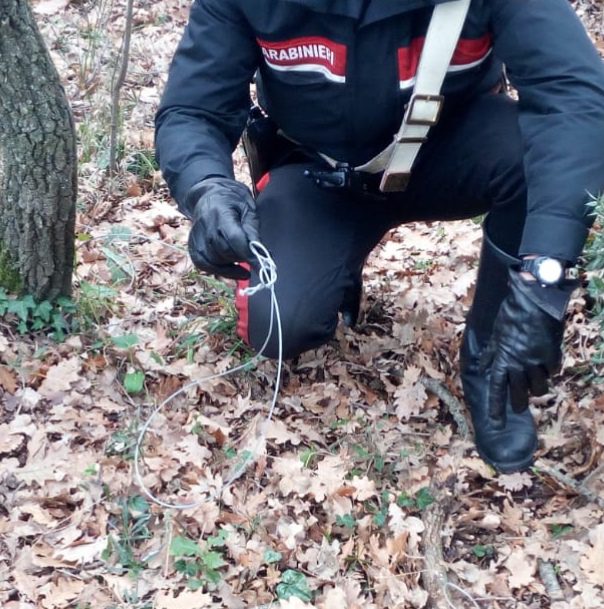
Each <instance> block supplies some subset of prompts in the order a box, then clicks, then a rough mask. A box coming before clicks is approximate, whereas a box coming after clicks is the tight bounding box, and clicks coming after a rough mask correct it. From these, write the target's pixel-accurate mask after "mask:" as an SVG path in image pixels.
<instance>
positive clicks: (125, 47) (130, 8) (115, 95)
mask: <svg viewBox="0 0 604 609" xmlns="http://www.w3.org/2000/svg"><path fill="white" fill-rule="evenodd" d="M133 13H134V0H128V2H127V4H126V25H125V26H124V41H123V43H122V48H121V53H120V57H119V60H118V61H119V66H120V71H119V74H118V76H117V78H116V79H115V81H114V82H113V87H112V91H111V131H110V140H109V173H110V175H113V174H114V173H115V172H116V171H117V134H118V130H119V124H118V123H119V121H118V118H119V114H120V93H121V90H122V87H123V85H124V82H125V81H126V74H127V73H128V62H129V60H130V38H131V36H132V21H133Z"/></svg>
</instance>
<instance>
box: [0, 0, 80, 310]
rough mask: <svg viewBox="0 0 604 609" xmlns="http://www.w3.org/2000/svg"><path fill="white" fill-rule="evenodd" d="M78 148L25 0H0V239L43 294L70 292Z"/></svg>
mask: <svg viewBox="0 0 604 609" xmlns="http://www.w3.org/2000/svg"><path fill="white" fill-rule="evenodd" d="M76 195H77V152H76V142H75V130H74V126H73V119H72V116H71V112H70V108H69V104H68V102H67V98H66V96H65V92H64V90H63V88H62V86H61V83H60V80H59V75H58V74H57V71H56V69H55V67H54V65H53V63H52V60H51V58H50V55H49V53H48V50H47V49H46V46H45V44H44V41H43V39H42V36H41V34H40V32H39V30H38V28H37V26H36V24H35V21H34V18H33V15H32V13H31V10H30V8H29V6H28V4H27V1H26V0H0V246H1V247H2V249H3V250H5V251H6V252H7V253H8V254H9V256H10V257H11V259H12V261H13V263H14V266H15V269H16V271H17V272H18V274H19V276H20V279H21V283H22V286H23V289H24V290H25V291H26V292H28V293H30V294H32V295H33V296H35V297H36V298H38V299H53V298H55V297H57V296H60V295H69V294H70V293H71V278H72V272H73V257H74V225H75V202H76Z"/></svg>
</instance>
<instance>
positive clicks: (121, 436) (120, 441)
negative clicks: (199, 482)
mask: <svg viewBox="0 0 604 609" xmlns="http://www.w3.org/2000/svg"><path fill="white" fill-rule="evenodd" d="M137 439H138V426H137V425H136V424H135V423H130V425H128V427H126V428H125V429H119V430H118V431H115V432H114V433H112V434H111V436H110V437H109V440H108V441H107V445H106V446H105V454H106V455H107V456H108V457H113V456H118V457H122V459H126V460H127V461H131V460H132V459H133V458H134V447H135V446H136V441H137Z"/></svg>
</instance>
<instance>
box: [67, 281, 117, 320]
mask: <svg viewBox="0 0 604 609" xmlns="http://www.w3.org/2000/svg"><path fill="white" fill-rule="evenodd" d="M117 295H118V293H117V291H116V290H115V289H114V288H112V287H109V286H106V285H96V284H93V283H89V282H87V281H82V282H81V283H80V286H79V290H78V292H77V295H76V299H77V310H78V313H79V317H80V320H81V322H82V325H83V326H84V327H85V328H88V327H91V326H96V325H99V324H100V323H102V322H103V320H104V319H105V318H106V317H107V316H108V315H111V314H112V313H114V312H115V309H116V304H115V301H116V298H117Z"/></svg>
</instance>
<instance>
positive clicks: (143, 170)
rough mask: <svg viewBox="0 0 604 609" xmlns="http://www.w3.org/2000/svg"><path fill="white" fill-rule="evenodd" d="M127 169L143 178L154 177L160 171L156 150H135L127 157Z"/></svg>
mask: <svg viewBox="0 0 604 609" xmlns="http://www.w3.org/2000/svg"><path fill="white" fill-rule="evenodd" d="M126 171H129V172H130V173H133V174H135V175H137V176H138V177H139V178H141V179H143V180H148V179H149V178H152V177H153V175H154V174H155V172H157V171H159V165H158V164H157V160H156V159H155V151H154V150H146V149H142V150H134V151H132V152H131V153H130V154H129V155H128V157H127V159H126Z"/></svg>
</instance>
